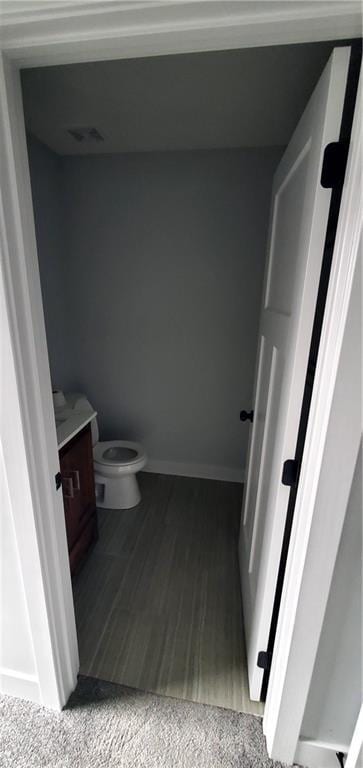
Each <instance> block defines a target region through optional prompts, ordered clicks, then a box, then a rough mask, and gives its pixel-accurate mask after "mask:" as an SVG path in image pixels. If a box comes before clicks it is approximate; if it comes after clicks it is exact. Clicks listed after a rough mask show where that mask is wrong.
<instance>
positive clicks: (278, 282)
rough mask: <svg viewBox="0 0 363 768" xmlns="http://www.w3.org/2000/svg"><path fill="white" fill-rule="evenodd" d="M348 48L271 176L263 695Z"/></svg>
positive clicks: (260, 595) (258, 620) (253, 670)
mask: <svg viewBox="0 0 363 768" xmlns="http://www.w3.org/2000/svg"><path fill="white" fill-rule="evenodd" d="M349 55H350V48H337V49H335V50H334V52H333V53H332V55H331V58H330V60H329V62H328V64H327V66H326V68H325V69H324V72H323V74H322V76H321V78H320V80H319V82H318V84H317V86H316V88H315V91H314V92H313V94H312V96H311V98H310V100H309V102H308V105H307V107H306V109H305V111H304V113H303V115H302V117H301V119H300V122H299V124H298V126H297V128H296V130H295V132H294V135H293V137H292V139H291V141H290V144H289V146H288V147H287V149H286V151H285V153H284V156H283V158H282V160H281V162H280V165H279V167H278V169H277V171H276V173H275V177H274V183H273V190H272V203H271V222H270V233H269V244H268V252H267V270H266V278H265V287H264V298H263V305H262V311H261V322H260V332H259V350H258V362H257V375H256V387H255V402H254V421H253V428H252V434H251V440H250V449H249V459H248V474H247V486H246V488H245V494H244V503H243V509H242V519H241V529H240V542H239V559H240V571H241V585H242V595H243V612H244V621H245V633H246V644H247V660H248V675H249V684H250V696H251V698H252V699H255V700H259V699H260V698H261V686H262V680H263V670H262V669H261V668H259V667H258V666H257V656H258V653H259V652H260V651H266V650H267V644H268V637H269V631H270V624H271V617H272V609H273V602H274V595H275V589H276V581H277V574H278V568H279V561H280V554H281V545H282V539H283V532H284V525H285V521H286V512H287V504H288V498H289V491H290V489H289V488H288V487H287V486H286V485H283V484H282V482H281V479H282V469H283V464H284V462H285V461H286V460H288V459H293V458H294V456H295V448H296V440H297V432H298V426H299V420H300V413H301V406H302V398H303V391H304V383H305V375H306V370H307V364H308V357H309V348H310V342H311V334H312V326H313V320H314V312H315V306H316V300H317V292H318V285H319V277H320V271H321V264H322V255H323V249H324V241H325V235H326V229H327V220H328V212H329V205H330V198H331V190H330V189H324V188H323V187H322V186H321V182H320V180H321V170H322V162H323V155H324V150H325V147H326V146H327V144H329V143H330V142H336V141H338V139H339V132H340V126H341V118H342V110H343V101H344V95H345V87H346V82H347V73H348V64H349Z"/></svg>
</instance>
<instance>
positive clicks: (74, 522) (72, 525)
mask: <svg viewBox="0 0 363 768" xmlns="http://www.w3.org/2000/svg"><path fill="white" fill-rule="evenodd" d="M60 468H61V475H62V489H63V503H64V515H65V520H66V531H67V542H68V551H69V552H70V551H71V549H72V547H73V546H74V544H75V543H76V541H77V538H78V536H79V528H80V521H81V517H82V505H81V494H80V491H79V483H77V471H78V470H77V462H76V461H75V455H74V449H72V448H70V450H68V451H66V452H65V453H63V454H62V455H61V456H60ZM77 485H78V487H77Z"/></svg>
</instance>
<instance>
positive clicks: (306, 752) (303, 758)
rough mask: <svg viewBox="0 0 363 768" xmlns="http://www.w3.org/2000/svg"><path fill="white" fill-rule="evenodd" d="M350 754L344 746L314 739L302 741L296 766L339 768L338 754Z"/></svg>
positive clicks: (296, 755) (297, 754) (298, 749)
mask: <svg viewBox="0 0 363 768" xmlns="http://www.w3.org/2000/svg"><path fill="white" fill-rule="evenodd" d="M337 752H344V754H346V753H347V752H348V747H347V746H345V745H344V744H330V743H329V742H325V741H314V740H313V739H300V740H299V742H298V745H297V750H296V754H295V760H294V765H295V764H297V765H302V766H304V767H306V768H338V765H339V763H338V760H337V756H336V753H337Z"/></svg>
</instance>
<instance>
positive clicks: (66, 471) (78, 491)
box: [59, 424, 98, 575]
mask: <svg viewBox="0 0 363 768" xmlns="http://www.w3.org/2000/svg"><path fill="white" fill-rule="evenodd" d="M59 462H60V470H61V476H62V490H63V501H64V513H65V520H66V531H67V541H68V552H69V560H70V565H71V573H72V575H73V574H74V573H75V572H76V570H77V569H78V568H79V566H80V564H81V562H82V560H83V559H84V557H85V555H86V553H87V551H88V550H89V548H90V547H91V546H92V544H93V542H94V541H95V540H96V539H97V536H98V529H97V513H96V497H95V481H94V471H93V450H92V435H91V427H90V425H89V424H87V426H85V427H84V428H83V429H82V430H81V431H80V432H78V434H77V435H75V436H74V437H73V438H72V439H71V440H70V441H69V442H68V443H66V445H64V446H63V448H61V450H60V452H59Z"/></svg>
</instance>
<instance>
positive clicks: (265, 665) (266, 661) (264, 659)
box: [257, 651, 272, 672]
mask: <svg viewBox="0 0 363 768" xmlns="http://www.w3.org/2000/svg"><path fill="white" fill-rule="evenodd" d="M271 661H272V653H271V652H270V651H259V653H258V656H257V666H258V667H260V669H265V670H266V672H268V671H269V669H271Z"/></svg>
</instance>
